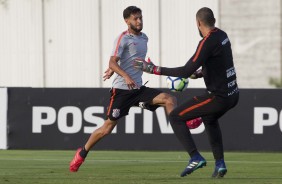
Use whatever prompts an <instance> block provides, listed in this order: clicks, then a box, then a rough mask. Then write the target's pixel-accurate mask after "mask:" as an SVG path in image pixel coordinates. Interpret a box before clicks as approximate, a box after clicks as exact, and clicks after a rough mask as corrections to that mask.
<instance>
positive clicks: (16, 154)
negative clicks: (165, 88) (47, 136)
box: [0, 150, 282, 184]
mask: <svg viewBox="0 0 282 184" xmlns="http://www.w3.org/2000/svg"><path fill="white" fill-rule="evenodd" d="M74 153H75V151H34V150H32V151H31V150H0V183H1V184H12V183H17V184H21V183H28V184H33V183H38V184H43V183H44V184H45V183H46V184H48V183H50V184H51V183H52V184H60V183H61V184H79V183H82V184H87V183H94V184H99V183H101V184H108V183H109V184H110V183H112V184H119V183H120V184H129V183H130V184H137V183H138V184H139V183H141V184H145V183H152V184H159V183H171V184H182V183H192V184H197V183H204V184H209V183H213V184H215V183H228V184H232V183H236V184H243V183H253V184H274V183H277V184H278V183H282V154H281V153H243V152H227V153H226V154H225V160H226V164H227V167H228V173H227V175H226V176H225V178H223V179H212V178H211V174H212V172H213V169H214V160H213V157H212V154H211V153H209V152H202V155H203V156H204V157H205V158H206V160H207V162H208V164H207V166H206V167H204V168H202V169H199V170H197V171H195V172H194V173H192V174H191V175H189V176H186V177H183V178H182V177H180V173H181V171H182V170H183V169H184V168H185V166H186V164H187V161H188V157H187V155H186V153H185V152H171V151H168V152H163V151H162V152H157V151H91V152H90V153H89V154H88V157H87V159H86V161H85V162H84V164H83V165H82V166H81V168H80V170H79V171H78V172H77V173H70V172H69V170H68V168H69V162H70V161H71V159H72V157H73V155H74Z"/></svg>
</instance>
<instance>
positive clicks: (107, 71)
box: [103, 68, 114, 81]
mask: <svg viewBox="0 0 282 184" xmlns="http://www.w3.org/2000/svg"><path fill="white" fill-rule="evenodd" d="M113 74H114V71H113V70H112V69H110V68H108V69H107V70H106V71H105V72H104V76H103V79H104V81H105V80H107V79H109V78H111V76H112V75H113Z"/></svg>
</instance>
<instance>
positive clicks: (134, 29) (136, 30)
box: [130, 24, 143, 33]
mask: <svg viewBox="0 0 282 184" xmlns="http://www.w3.org/2000/svg"><path fill="white" fill-rule="evenodd" d="M130 28H131V29H132V30H133V31H135V32H136V33H140V32H141V31H142V29H143V26H142V25H141V28H139V29H138V28H137V27H135V26H133V25H132V24H130Z"/></svg>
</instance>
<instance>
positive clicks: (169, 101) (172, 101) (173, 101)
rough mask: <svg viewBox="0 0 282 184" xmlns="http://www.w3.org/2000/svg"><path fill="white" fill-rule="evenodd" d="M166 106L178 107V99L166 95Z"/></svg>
mask: <svg viewBox="0 0 282 184" xmlns="http://www.w3.org/2000/svg"><path fill="white" fill-rule="evenodd" d="M165 104H166V105H167V106H168V105H169V106H176V104H177V100H176V97H174V96H171V95H169V94H165Z"/></svg>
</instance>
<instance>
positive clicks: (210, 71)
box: [161, 28, 239, 97]
mask: <svg viewBox="0 0 282 184" xmlns="http://www.w3.org/2000/svg"><path fill="white" fill-rule="evenodd" d="M200 67H202V73H203V77H204V81H205V84H206V87H207V90H208V91H209V92H211V93H214V94H215V95H219V96H223V97H228V96H232V95H233V94H235V93H238V91H239V90H238V86H237V82H236V72H235V68H234V64H233V56H232V50H231V43H230V41H229V38H228V36H227V34H226V33H225V32H224V31H222V30H220V29H218V28H214V29H213V30H211V31H210V32H209V33H208V34H207V35H206V36H205V37H204V38H203V39H202V40H201V41H200V42H199V44H198V47H197V50H196V52H195V54H194V55H193V56H192V57H191V58H190V59H189V60H188V62H187V63H186V64H185V65H184V66H182V67H176V68H166V67H161V75H167V76H174V77H184V78H188V77H190V76H191V75H192V74H193V73H194V72H195V71H196V70H197V69H198V68H200Z"/></svg>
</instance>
